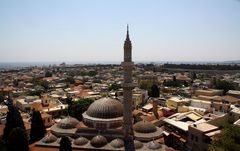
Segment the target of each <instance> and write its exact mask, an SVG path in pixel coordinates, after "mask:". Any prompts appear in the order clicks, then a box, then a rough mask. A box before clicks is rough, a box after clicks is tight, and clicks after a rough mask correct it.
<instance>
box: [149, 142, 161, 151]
mask: <svg viewBox="0 0 240 151" xmlns="http://www.w3.org/2000/svg"><path fill="white" fill-rule="evenodd" d="M161 147H162V145H161V144H160V143H158V142H155V141H151V142H149V143H148V148H149V149H152V150H156V149H159V148H161Z"/></svg>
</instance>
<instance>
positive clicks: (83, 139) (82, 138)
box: [73, 137, 89, 146]
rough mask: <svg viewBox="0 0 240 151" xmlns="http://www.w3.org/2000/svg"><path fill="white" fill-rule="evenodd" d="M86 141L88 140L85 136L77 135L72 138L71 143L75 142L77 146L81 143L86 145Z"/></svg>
mask: <svg viewBox="0 0 240 151" xmlns="http://www.w3.org/2000/svg"><path fill="white" fill-rule="evenodd" d="M88 141H89V140H88V139H87V138H85V137H79V138H77V139H75V140H74V142H73V144H75V145H77V146H82V145H86V144H87V143H88Z"/></svg>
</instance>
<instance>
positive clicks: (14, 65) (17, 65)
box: [0, 61, 240, 70]
mask: <svg viewBox="0 0 240 151" xmlns="http://www.w3.org/2000/svg"><path fill="white" fill-rule="evenodd" d="M61 63H63V62H0V70H9V69H22V68H27V67H35V66H37V67H48V66H53V65H60V64H61ZM65 63H66V64H67V65H74V64H82V65H88V64H89V65H94V64H96V65H97V64H121V61H89V62H65ZM134 63H135V64H138V63H143V64H149V63H151V64H164V63H171V64H239V63H240V61H222V62H217V61H136V62H134Z"/></svg>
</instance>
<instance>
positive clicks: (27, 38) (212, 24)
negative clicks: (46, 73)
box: [0, 0, 240, 62]
mask: <svg viewBox="0 0 240 151" xmlns="http://www.w3.org/2000/svg"><path fill="white" fill-rule="evenodd" d="M239 14H240V2H239V1H237V0H211V1H208V0H202V1H193V0H182V1H178V0H171V1H158V0H152V1H146V0H145V1H144V0H141V1H139V0H133V1H127V0H122V1H97V0H91V1H77V0H76V1H67V2H66V1H63V0H52V1H47V0H44V1H30V0H29V1H28V0H24V1H17V0H9V1H1V2H0V52H1V55H0V62H63V61H64V62H101V61H102V62H103V61H105V62H106V61H109V62H111V61H119V62H120V61H121V60H122V57H123V55H122V49H121V48H122V45H123V40H124V39H123V37H125V33H126V32H125V31H126V25H127V24H129V26H130V38H131V40H132V41H133V61H229V60H230V61H231V60H239V58H240V51H239V48H240V28H239V27H240V17H239Z"/></svg>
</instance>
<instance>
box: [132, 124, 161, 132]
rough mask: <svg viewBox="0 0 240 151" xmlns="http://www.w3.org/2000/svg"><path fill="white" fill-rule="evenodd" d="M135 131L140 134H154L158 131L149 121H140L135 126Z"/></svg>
mask: <svg viewBox="0 0 240 151" xmlns="http://www.w3.org/2000/svg"><path fill="white" fill-rule="evenodd" d="M133 129H134V130H135V131H136V132H138V133H153V132H156V131H157V128H156V126H155V125H153V124H152V123H151V122H148V121H140V122H137V123H136V124H134V126H133Z"/></svg>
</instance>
